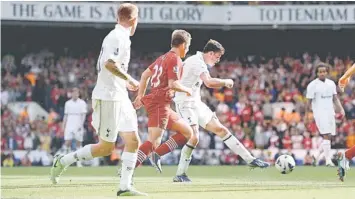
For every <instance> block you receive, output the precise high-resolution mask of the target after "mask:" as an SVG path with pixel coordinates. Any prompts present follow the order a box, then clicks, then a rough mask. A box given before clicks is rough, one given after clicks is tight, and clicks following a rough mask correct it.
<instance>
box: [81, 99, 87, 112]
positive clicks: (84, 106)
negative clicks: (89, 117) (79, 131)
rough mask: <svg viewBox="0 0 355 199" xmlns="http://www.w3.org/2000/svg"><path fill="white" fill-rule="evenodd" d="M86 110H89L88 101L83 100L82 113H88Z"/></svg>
mask: <svg viewBox="0 0 355 199" xmlns="http://www.w3.org/2000/svg"><path fill="white" fill-rule="evenodd" d="M86 112H87V104H86V102H85V101H84V100H83V103H82V110H81V113H86Z"/></svg>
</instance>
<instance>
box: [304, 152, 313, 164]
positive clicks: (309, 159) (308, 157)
mask: <svg viewBox="0 0 355 199" xmlns="http://www.w3.org/2000/svg"><path fill="white" fill-rule="evenodd" d="M312 163H313V157H312V156H311V154H310V152H309V151H307V154H306V156H305V157H304V160H303V165H312Z"/></svg>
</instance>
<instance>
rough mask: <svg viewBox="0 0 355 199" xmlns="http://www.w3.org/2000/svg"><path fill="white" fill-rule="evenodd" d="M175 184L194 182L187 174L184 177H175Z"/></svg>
mask: <svg viewBox="0 0 355 199" xmlns="http://www.w3.org/2000/svg"><path fill="white" fill-rule="evenodd" d="M173 182H192V181H191V180H190V178H189V177H188V176H187V175H186V173H183V174H182V175H178V176H175V177H174V179H173Z"/></svg>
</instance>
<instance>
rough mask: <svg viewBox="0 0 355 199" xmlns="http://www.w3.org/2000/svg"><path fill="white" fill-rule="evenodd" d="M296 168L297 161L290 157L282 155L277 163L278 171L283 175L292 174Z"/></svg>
mask: <svg viewBox="0 0 355 199" xmlns="http://www.w3.org/2000/svg"><path fill="white" fill-rule="evenodd" d="M295 166H296V163H295V160H294V159H293V158H292V156H290V155H280V156H279V158H277V160H276V162H275V167H276V169H277V170H279V171H280V172H281V173H282V174H288V173H291V172H292V171H293V169H294V168H295Z"/></svg>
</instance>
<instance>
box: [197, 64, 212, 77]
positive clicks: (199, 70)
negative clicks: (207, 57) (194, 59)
mask: <svg viewBox="0 0 355 199" xmlns="http://www.w3.org/2000/svg"><path fill="white" fill-rule="evenodd" d="M193 67H194V73H195V75H197V76H200V75H201V74H202V73H210V72H209V71H208V69H207V65H206V64H204V63H198V64H197V63H196V64H194V66H193Z"/></svg>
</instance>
